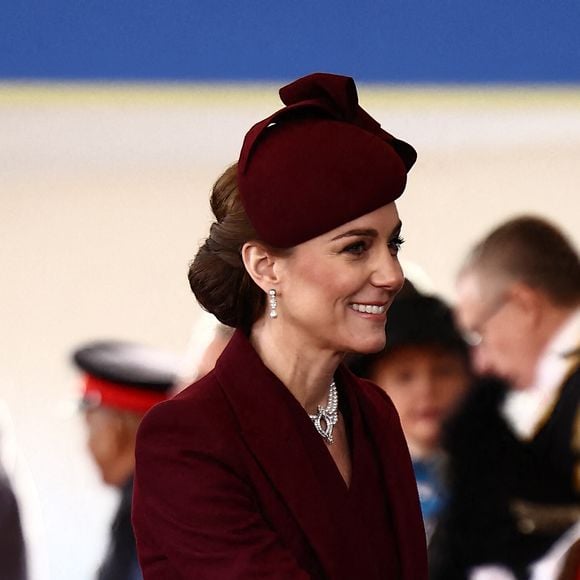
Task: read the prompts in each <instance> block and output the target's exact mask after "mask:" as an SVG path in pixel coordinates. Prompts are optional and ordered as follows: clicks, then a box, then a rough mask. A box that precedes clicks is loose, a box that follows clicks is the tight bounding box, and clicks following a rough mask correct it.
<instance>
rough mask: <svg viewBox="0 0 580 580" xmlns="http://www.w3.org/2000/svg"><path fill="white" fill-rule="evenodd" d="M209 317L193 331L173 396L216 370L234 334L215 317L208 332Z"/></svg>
mask: <svg viewBox="0 0 580 580" xmlns="http://www.w3.org/2000/svg"><path fill="white" fill-rule="evenodd" d="M205 314H207V313H205ZM208 317H209V315H208ZM208 317H204V318H205V319H204V322H203V323H202V324H201V325H198V324H196V325H195V326H194V328H193V330H192V333H191V338H190V341H189V346H188V348H187V352H186V354H185V356H184V361H183V364H182V365H181V368H180V370H179V372H178V376H177V380H176V381H175V385H174V386H173V388H172V390H171V396H175V395H177V393H180V392H181V391H183V389H185V388H186V387H188V386H189V385H191V383H193V382H195V381H197V380H199V379H201V378H202V377H204V376H205V375H207V373H209V372H210V371H211V370H212V369H213V368H214V366H215V363H216V361H217V359H218V358H219V356H220V355H221V353H222V352H223V350H224V349H225V347H226V346H227V344H228V342H229V341H230V338H231V337H232V336H233V334H234V329H233V328H231V327H230V326H226V325H225V324H222V323H221V322H219V321H218V320H216V319H215V317H213V316H212V317H211V319H210V320H211V323H212V327H211V329H210V330H209V332H208V331H206V326H207V323H206V320H207V318H208ZM208 335H209V336H208Z"/></svg>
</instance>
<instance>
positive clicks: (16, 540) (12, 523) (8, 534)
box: [0, 469, 26, 580]
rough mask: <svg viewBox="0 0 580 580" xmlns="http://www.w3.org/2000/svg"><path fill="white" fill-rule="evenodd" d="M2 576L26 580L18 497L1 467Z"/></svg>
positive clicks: (0, 571)
mask: <svg viewBox="0 0 580 580" xmlns="http://www.w3.org/2000/svg"><path fill="white" fill-rule="evenodd" d="M0 578H2V580H24V579H25V578H26V554H25V549H24V538H23V535H22V528H21V525H20V514H19V510H18V504H17V502H16V497H15V496H14V493H13V491H12V488H11V487H10V483H9V481H8V479H7V478H6V477H5V475H4V474H3V472H2V471H1V469H0Z"/></svg>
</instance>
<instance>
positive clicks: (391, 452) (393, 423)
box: [338, 366, 428, 580]
mask: <svg viewBox="0 0 580 580" xmlns="http://www.w3.org/2000/svg"><path fill="white" fill-rule="evenodd" d="M338 378H339V380H340V381H341V382H342V383H343V384H344V385H345V386H348V388H349V390H350V391H351V392H352V393H354V394H355V396H356V397H357V399H358V404H359V408H360V410H361V414H362V419H363V422H364V424H365V427H366V430H367V432H368V436H369V438H370V439H371V441H373V444H374V445H373V446H374V452H375V456H376V458H377V460H378V463H379V468H380V471H381V474H382V476H383V486H384V490H385V495H386V497H387V498H388V502H389V506H390V509H391V513H392V514H393V526H394V530H395V536H396V539H397V544H398V553H399V561H400V566H401V573H402V578H403V579H404V580H426V579H427V578H428V571H427V548H426V540H425V532H424V529H423V520H422V517H421V508H420V505H419V498H418V493H417V483H416V481H415V476H414V472H413V466H412V464H411V458H410V456H409V451H408V448H407V444H406V442H405V440H404V437H403V432H402V430H401V427H400V423H399V418H398V416H397V413H396V411H395V408H394V407H393V406H392V403H391V402H390V399H388V401H386V400H385V399H386V398H387V397H386V395H385V394H384V393H383V392H382V391H380V390H379V389H378V387H376V386H374V385H372V386H371V385H369V384H366V383H365V382H362V381H359V380H358V379H357V378H356V377H355V376H354V375H353V374H352V373H350V372H349V371H348V370H347V369H346V368H345V367H343V366H341V367H339V371H338ZM369 395H370V396H369ZM387 404H390V406H391V408H392V413H391V415H390V416H389V415H387V414H386V413H385V411H384V409H385V407H386V405H387Z"/></svg>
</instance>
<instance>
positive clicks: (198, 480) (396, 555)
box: [134, 74, 427, 580]
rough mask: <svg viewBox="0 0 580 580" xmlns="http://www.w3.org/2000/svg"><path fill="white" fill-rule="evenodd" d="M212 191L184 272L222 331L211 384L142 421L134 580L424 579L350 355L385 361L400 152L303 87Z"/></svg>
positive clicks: (406, 466) (318, 83)
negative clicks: (139, 572) (202, 231)
mask: <svg viewBox="0 0 580 580" xmlns="http://www.w3.org/2000/svg"><path fill="white" fill-rule="evenodd" d="M280 94H281V97H282V100H283V102H284V103H285V105H286V106H285V107H284V108H282V109H281V110H279V111H278V112H276V113H274V114H273V115H272V116H270V117H268V118H267V119H264V120H263V121H261V122H259V123H257V124H256V125H255V126H254V127H253V128H252V129H251V130H250V131H249V132H248V134H247V135H246V139H245V141H244V145H243V147H242V151H241V154H240V158H239V161H238V163H237V165H234V166H232V167H231V168H230V169H228V170H227V171H226V172H225V173H224V175H223V176H222V177H221V178H220V179H218V181H217V182H216V185H215V186H214V190H213V193H212V198H211V206H212V210H213V212H214V215H215V218H216V221H215V223H214V224H213V225H212V226H211V229H210V234H209V237H208V238H207V240H206V242H205V243H204V244H203V245H202V247H201V248H200V250H199V252H198V254H197V256H196V257H195V259H194V261H193V263H192V265H191V268H190V272H189V282H190V285H191V288H192V290H193V292H194V294H195V296H196V298H197V299H198V301H199V302H200V304H201V305H202V306H203V307H204V308H206V309H207V310H208V311H210V312H211V313H213V314H214V315H215V316H216V317H217V318H218V319H219V320H220V321H221V322H223V323H225V324H227V325H230V326H234V327H236V329H237V330H236V332H235V334H234V336H233V337H232V339H231V341H230V342H229V344H228V346H227V347H226V349H225V351H224V353H223V354H222V356H221V357H220V359H219V360H218V362H217V364H216V368H215V370H214V371H212V372H210V373H209V374H208V375H206V376H205V377H204V378H203V379H201V380H200V381H198V382H197V383H194V385H192V386H191V387H189V388H187V389H186V390H185V391H183V392H182V393H181V394H180V395H178V396H177V397H176V398H175V399H173V400H171V401H169V402H167V403H165V404H162V405H159V406H157V407H156V408H155V409H154V410H153V411H152V412H151V413H150V414H149V415H148V416H147V417H146V418H145V420H144V422H143V423H142V426H141V429H140V433H139V437H138V443H137V471H136V483H135V496H134V525H135V529H136V534H137V543H138V549H139V552H140V561H141V565H142V568H143V572H144V577H145V579H154V578H155V579H158V578H174V577H183V578H194V577H195V578H234V577H235V578H248V579H250V578H252V579H253V578H273V579H274V578H276V579H278V578H296V579H298V578H304V579H306V578H316V579H322V578H329V579H337V580H339V579H345V580H346V579H352V578H367V579H376V580H379V579H383V578H392V579H400V580H426V578H427V571H426V554H425V537H424V532H423V527H422V523H421V515H420V510H419V503H418V497H417V491H416V486H415V482H414V479H413V471H412V466H411V462H410V457H409V453H408V450H407V447H406V444H405V441H404V437H403V433H402V430H401V426H400V424H399V420H398V417H397V414H396V412H395V410H394V407H393V404H392V403H391V401H390V399H389V398H388V396H387V395H386V394H385V393H384V392H383V391H381V390H380V389H379V388H378V387H376V386H375V385H373V384H371V383H368V382H366V381H363V380H359V379H357V378H355V377H354V375H352V374H351V373H350V372H349V371H348V370H347V369H346V368H345V367H344V366H343V365H342V359H343V357H344V355H345V353H347V352H360V353H369V352H374V351H377V350H379V349H381V348H383V347H384V344H385V320H386V314H387V309H388V307H389V306H390V304H391V303H392V301H393V299H394V297H395V295H396V293H397V292H398V291H399V289H400V288H401V286H402V283H403V275H402V272H401V267H400V265H399V261H398V251H399V247H400V245H401V243H402V239H401V237H400V232H401V221H400V219H399V215H398V211H397V208H396V206H395V200H396V199H397V198H398V197H399V196H400V195H401V194H402V192H403V190H404V188H405V185H406V177H407V172H408V170H409V169H410V168H411V166H412V165H413V164H414V162H415V159H416V154H415V151H414V149H413V148H412V147H411V146H410V145H408V144H407V143H404V142H402V141H399V140H398V139H396V138H394V137H393V136H391V135H389V134H388V133H387V132H385V131H384V130H383V129H381V127H380V125H379V124H378V123H377V122H376V121H375V120H374V119H372V118H371V117H370V116H369V115H368V114H367V113H366V112H365V111H364V110H363V109H362V108H361V107H360V106H359V105H358V98H357V93H356V88H355V85H354V82H353V80H352V79H350V78H347V77H340V76H336V75H326V74H314V75H310V76H308V77H305V78H302V79H299V80H298V81H295V82H294V83H292V84H290V85H288V86H286V87H284V88H282V89H281V91H280Z"/></svg>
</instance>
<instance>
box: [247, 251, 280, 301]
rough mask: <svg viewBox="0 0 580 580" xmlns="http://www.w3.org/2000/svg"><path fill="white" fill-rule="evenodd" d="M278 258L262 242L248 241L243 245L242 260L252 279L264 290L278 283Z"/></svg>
mask: <svg viewBox="0 0 580 580" xmlns="http://www.w3.org/2000/svg"><path fill="white" fill-rule="evenodd" d="M277 260H278V258H277V257H276V256H275V255H274V254H273V253H272V252H271V251H270V250H269V249H268V248H267V247H266V246H265V245H264V244H261V243H260V242H256V241H250V242H246V243H245V244H244V245H243V247H242V261H243V262H244V266H245V268H246V270H247V272H248V274H249V275H250V277H251V278H252V280H253V281H254V282H255V283H256V284H257V285H258V286H259V287H260V288H261V289H262V290H264V292H268V291H269V290H270V288H273V287H275V286H276V284H278V282H279V279H278V274H277V268H276V262H277Z"/></svg>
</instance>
